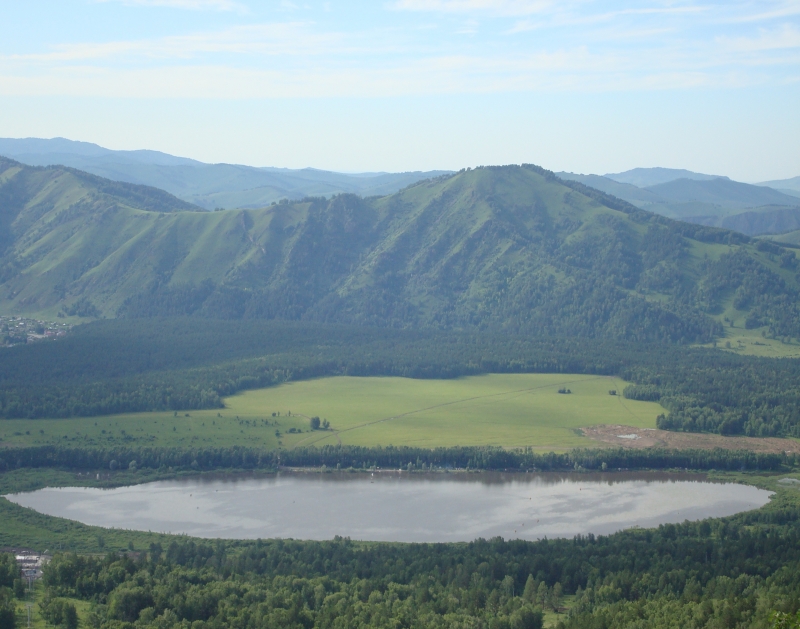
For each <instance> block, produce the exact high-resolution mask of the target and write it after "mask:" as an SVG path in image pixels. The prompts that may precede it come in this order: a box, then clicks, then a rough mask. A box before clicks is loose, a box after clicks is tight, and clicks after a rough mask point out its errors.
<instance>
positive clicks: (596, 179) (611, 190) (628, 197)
mask: <svg viewBox="0 0 800 629" xmlns="http://www.w3.org/2000/svg"><path fill="white" fill-rule="evenodd" d="M556 174H557V175H558V176H559V177H561V178H562V179H568V180H570V181H579V182H580V183H582V184H583V185H585V186H589V187H591V188H595V189H596V190H601V191H602V192H605V193H607V194H612V195H614V196H615V197H618V198H620V199H623V200H625V201H627V202H628V203H633V204H634V205H636V206H639V207H647V206H648V205H652V204H653V203H661V202H663V201H664V199H662V198H661V197H659V196H658V195H657V194H655V193H653V192H650V191H649V190H644V189H643V188H639V187H637V186H634V185H632V184H629V183H620V182H618V181H614V180H613V179H609V178H608V177H603V176H601V175H578V174H575V173H566V172H560V173H556Z"/></svg>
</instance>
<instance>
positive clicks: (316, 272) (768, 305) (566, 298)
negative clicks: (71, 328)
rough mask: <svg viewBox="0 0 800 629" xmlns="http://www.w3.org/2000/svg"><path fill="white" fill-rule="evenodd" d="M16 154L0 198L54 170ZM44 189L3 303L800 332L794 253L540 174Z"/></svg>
mask: <svg viewBox="0 0 800 629" xmlns="http://www.w3.org/2000/svg"><path fill="white" fill-rule="evenodd" d="M3 164H4V166H0V168H5V172H4V173H3V174H1V175H0V182H2V183H3V187H2V188H0V191H2V190H6V189H7V187H8V186H9V185H11V186H12V188H11V189H12V190H13V189H14V188H13V185H14V180H15V178H17V177H21V176H22V175H24V180H25V181H32V180H33V179H34V177H35V176H38V177H42V178H43V179H44V178H45V175H46V174H47V173H49V172H51V171H49V170H31V171H30V172H28V171H27V170H26V169H24V168H22V169H20V167H19V165H14V164H12V163H8V162H3ZM62 171H63V172H64V175H63V176H64V177H75V178H76V179H77V178H78V175H77V174H75V171H69V170H63V169H62ZM87 177H89V176H88V175H87ZM54 179H55V180H56V181H57V180H58V178H57V177H55V178H54ZM81 181H84V180H81ZM87 181H88V180H87ZM47 185H52V184H47V182H45V183H43V184H42V186H41V193H40V194H42V195H45V194H46V190H47V189H48V188H47ZM115 185H116V184H115ZM120 185H121V184H120ZM53 194H54V195H55V194H56V193H55V192H53ZM98 194H101V193H98ZM37 198H38V197H31V199H32V200H31V201H29V202H28V205H27V206H26V208H28V210H26V211H20V212H17V213H14V211H13V210H12V211H10V212H9V211H8V209H7V208H6V207H5V206H3V209H2V212H3V216H4V217H6V219H5V220H6V221H7V223H10V226H11V229H10V230H8V229H7V230H4V233H7V234H10V235H11V238H10V240H9V241H8V242H7V243H6V248H5V252H4V254H3V257H2V262H1V263H0V264H1V265H2V275H0V311H3V312H7V313H20V314H22V313H30V314H34V313H35V314H40V315H45V316H51V317H53V316H56V314H57V313H58V312H62V313H66V314H68V315H88V316H106V317H149V316H173V315H190V316H201V317H215V318H230V319H236V318H264V319H271V318H280V319H303V320H314V321H325V322H344V323H351V324H369V325H379V326H385V325H389V326H394V327H435V328H467V329H493V330H506V331H509V332H514V333H523V334H534V335H576V336H586V337H606V338H628V339H632V340H669V341H674V342H692V341H706V340H710V339H711V338H713V337H714V336H715V335H717V334H719V333H720V332H721V325H722V322H723V321H724V320H725V319H726V318H727V319H733V320H735V321H737V322H738V324H739V325H741V324H742V323H745V321H746V322H747V325H748V326H750V327H756V328H757V327H763V328H764V329H765V331H769V333H770V334H776V335H779V336H792V337H799V336H800V316H798V301H800V293H798V276H797V260H796V257H795V253H794V251H792V250H786V249H783V248H781V247H779V246H777V245H775V244H771V243H766V242H762V243H755V242H754V241H753V242H751V241H750V240H749V239H748V238H747V237H745V236H742V235H739V234H736V233H735V232H728V231H725V230H719V229H713V228H708V227H702V226H699V225H691V224H687V223H681V222H677V221H672V220H670V219H666V218H664V217H660V216H656V215H654V214H651V213H648V212H645V211H642V210H639V209H637V208H635V207H634V206H632V205H629V204H628V203H626V202H624V201H621V200H619V199H616V198H614V197H611V196H608V195H605V194H603V193H601V192H598V191H596V190H593V189H591V188H587V187H585V186H583V185H581V184H579V183H577V182H565V181H562V180H561V179H559V178H558V177H556V176H555V175H553V174H552V173H550V172H549V171H545V170H543V169H541V168H538V167H536V166H505V167H485V168H479V169H474V170H465V171H462V172H460V173H457V174H455V175H452V176H443V177H440V178H437V179H433V180H428V181H426V182H422V183H419V184H416V185H413V186H410V187H408V188H406V189H404V190H402V191H400V192H398V193H396V194H393V195H390V196H386V197H380V198H378V197H375V198H367V199H363V198H360V197H357V196H354V195H339V196H336V197H334V198H332V199H329V200H326V199H324V198H312V199H305V200H304V201H302V202H298V203H282V204H278V205H273V206H271V207H268V208H264V209H260V210H229V211H220V212H211V213H202V212H186V211H178V212H174V211H173V212H171V213H165V212H163V211H146V209H145V208H146V205H145V204H141V205H138V206H134V205H133V204H123V203H113V204H107V205H104V204H101V203H95V204H94V205H92V204H90V203H84V204H78V205H80V210H76V209H75V204H73V205H70V204H69V203H68V202H67V201H63V202H62V201H58V202H55V201H49V202H48V203H49V205H47V206H46V207H45V206H44V205H43V204H41V203H38V201H36V199H37ZM37 203H38V204H37ZM37 208H41V209H37ZM150 209H152V210H158V209H160V208H159V207H153V208H150ZM174 209H179V208H177V207H176V208H174ZM34 210H35V211H34Z"/></svg>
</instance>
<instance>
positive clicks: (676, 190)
mask: <svg viewBox="0 0 800 629" xmlns="http://www.w3.org/2000/svg"><path fill="white" fill-rule="evenodd" d="M646 190H649V191H650V192H652V193H654V194H656V195H658V196H659V197H660V198H662V199H664V200H666V201H668V202H672V203H710V204H713V205H718V206H720V207H723V208H726V209H743V208H751V207H758V206H763V205H784V206H796V205H800V204H799V203H798V201H797V199H796V198H794V197H790V196H788V195H785V194H783V193H781V192H778V191H777V190H773V189H772V188H767V187H764V186H753V185H750V184H746V183H740V182H738V181H731V180H730V179H728V178H727V177H726V178H718V179H707V180H703V181H698V180H695V179H676V180H674V181H669V182H667V183H662V184H658V185H653V186H648V187H647V188H646Z"/></svg>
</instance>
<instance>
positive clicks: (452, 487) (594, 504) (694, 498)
mask: <svg viewBox="0 0 800 629" xmlns="http://www.w3.org/2000/svg"><path fill="white" fill-rule="evenodd" d="M768 496H769V492H766V491H764V490H760V489H757V488H755V487H748V486H744V485H735V484H728V483H719V482H710V481H709V480H708V479H706V478H704V477H703V476H699V475H694V474H666V473H653V474H649V473H648V474H643V473H597V474H553V473H546V474H506V473H480V474H475V473H472V474H469V473H449V474H441V473H437V474H408V473H405V472H376V473H375V474H369V473H367V474H350V473H329V474H318V473H302V472H299V473H294V472H288V473H280V474H277V475H218V476H203V477H191V478H185V479H179V480H171V481H163V482H156V483H148V484H145V485H137V486H132V487H121V488H117V489H111V490H101V489H92V488H75V487H71V488H58V489H43V490H40V491H36V492H31V493H27V494H16V495H12V496H9V499H10V500H12V501H13V502H16V503H18V504H21V505H23V506H26V507H31V508H33V509H36V510H37V511H41V512H43V513H48V514H50V515H57V516H62V517H67V518H70V519H75V520H79V521H81V522H85V523H87V524H94V525H98V526H106V527H121V528H132V529H139V530H152V531H165V532H171V533H186V534H189V535H194V536H198V537H226V538H239V539H244V538H249V539H254V538H269V537H293V538H297V539H331V538H332V537H333V536H335V535H342V536H347V537H351V538H353V539H364V540H374V541H405V542H422V541H424V542H433V541H439V542H446V541H448V542H449V541H471V540H474V539H476V538H478V537H484V538H490V537H495V536H498V535H499V536H502V537H504V538H506V539H509V538H521V539H539V538H542V537H571V536H573V535H575V534H578V533H581V534H586V533H595V534H606V533H612V532H614V531H618V530H620V529H623V528H628V527H631V526H641V527H650V526H656V525H658V524H661V523H666V522H681V521H683V520H687V519H688V520H697V519H702V518H705V517H712V516H714V517H718V516H725V515H731V514H733V513H737V512H739V511H744V510H748V509H753V508H757V507H759V506H762V505H763V504H765V503H766V502H767V500H768Z"/></svg>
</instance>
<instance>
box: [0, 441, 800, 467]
mask: <svg viewBox="0 0 800 629" xmlns="http://www.w3.org/2000/svg"><path fill="white" fill-rule="evenodd" d="M131 461H133V462H135V465H136V467H137V468H142V469H144V468H149V469H161V468H168V467H171V468H178V469H192V470H214V469H230V468H238V469H276V468H277V467H278V466H280V465H284V466H289V467H321V466H323V465H325V466H326V467H328V468H337V467H339V468H350V467H353V468H367V467H372V466H377V467H381V468H385V469H386V468H388V469H399V468H407V467H408V464H409V463H411V464H412V467H413V468H416V469H423V468H424V469H428V468H432V467H435V468H437V469H442V468H462V469H463V468H470V469H481V470H539V471H572V470H576V469H584V470H605V469H612V470H613V469H674V468H688V469H693V470H711V469H718V470H732V471H737V470H779V469H782V468H783V467H784V466H791V465H794V464H795V462H796V459H795V456H794V455H791V454H767V453H758V452H750V451H746V450H742V451H735V450H722V449H717V450H661V449H643V450H632V449H625V448H619V449H616V450H611V449H608V450H571V451H569V452H566V453H561V454H557V453H554V452H550V453H538V452H534V451H532V450H531V449H530V448H525V449H519V450H505V449H503V448H497V447H456V448H434V449H428V448H415V447H409V446H401V447H396V446H389V447H386V448H382V447H377V448H366V447H362V446H340V445H336V446H324V447H322V448H314V447H310V448H295V449H293V450H259V449H256V448H245V447H240V446H234V447H230V448H203V449H183V448H116V449H101V448H68V447H62V446H37V447H30V448H15V449H14V450H8V451H6V452H3V453H2V456H0V471H3V470H7V469H15V468H43V467H52V468H60V469H73V470H98V469H111V470H112V471H113V470H115V469H118V468H119V469H130V462H131ZM604 465H605V467H604ZM132 471H135V470H132Z"/></svg>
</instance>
